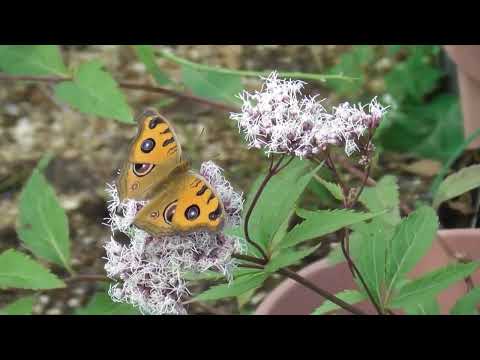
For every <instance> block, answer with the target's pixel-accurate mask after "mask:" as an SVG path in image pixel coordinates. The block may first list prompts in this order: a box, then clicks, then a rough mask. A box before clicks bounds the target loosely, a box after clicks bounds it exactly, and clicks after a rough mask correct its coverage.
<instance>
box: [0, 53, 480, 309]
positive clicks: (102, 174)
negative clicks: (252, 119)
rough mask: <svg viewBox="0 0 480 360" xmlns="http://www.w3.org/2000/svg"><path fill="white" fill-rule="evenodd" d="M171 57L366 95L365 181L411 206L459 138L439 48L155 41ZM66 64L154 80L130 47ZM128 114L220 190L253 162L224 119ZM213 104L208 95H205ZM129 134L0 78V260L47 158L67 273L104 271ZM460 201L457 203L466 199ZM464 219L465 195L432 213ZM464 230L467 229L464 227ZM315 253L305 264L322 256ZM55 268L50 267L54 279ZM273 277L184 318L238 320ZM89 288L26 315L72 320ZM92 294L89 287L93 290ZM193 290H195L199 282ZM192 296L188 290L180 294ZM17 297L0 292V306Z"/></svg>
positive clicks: (239, 184)
mask: <svg viewBox="0 0 480 360" xmlns="http://www.w3.org/2000/svg"><path fill="white" fill-rule="evenodd" d="M154 48H155V49H157V50H171V51H172V52H173V53H174V54H175V55H176V56H178V57H181V58H183V59H186V60H189V61H192V62H195V63H199V64H206V65H209V66H220V67H223V68H228V69H238V70H256V71H263V70H273V69H275V70H278V71H301V72H306V73H314V74H325V75H326V74H343V75H345V76H349V77H354V78H357V80H355V81H345V80H328V81H326V82H321V81H311V80H309V81H308V86H307V87H306V89H307V92H308V93H311V94H312V95H314V94H320V97H321V98H325V99H326V104H327V105H337V104H338V103H339V102H341V101H351V102H360V101H364V102H368V101H370V99H371V98H373V97H374V96H378V100H379V101H380V102H381V103H382V104H383V105H386V106H390V111H389V114H388V116H387V118H386V120H385V121H384V123H383V124H382V126H381V128H380V129H379V131H378V133H377V139H376V144H377V148H378V150H379V156H378V159H377V165H376V166H375V168H374V171H373V174H372V177H373V178H374V179H378V178H379V177H381V176H382V175H383V174H386V173H389V174H394V175H395V176H397V177H398V181H399V186H400V193H401V196H402V200H403V201H404V202H405V203H407V204H415V202H417V201H422V200H425V199H426V198H428V196H429V187H430V186H431V184H432V180H433V178H434V177H435V175H436V174H437V173H438V172H439V170H440V168H441V166H442V165H443V164H445V163H446V162H447V161H448V160H449V158H450V157H451V155H452V153H454V152H455V150H456V149H458V148H459V147H460V146H461V145H462V143H463V142H464V134H463V123H462V115H461V110H460V104H459V96H458V91H457V85H456V77H455V66H454V65H453V63H452V62H451V61H450V60H449V59H448V57H447V56H446V54H445V53H444V52H443V50H442V47H441V46H439V45H422V46H410V45H382V46H370V45H368V46H367V45H352V46H349V45H341V46H340V45H281V46H280V45H278V46H276V45H268V46H266V45H245V46H244V45H228V46H220V45H211V46H209V45H178V46H163V45H155V46H154ZM61 53H62V57H63V59H64V62H65V63H66V64H67V65H68V66H75V65H77V64H79V63H82V62H85V61H88V60H92V59H98V60H100V61H101V62H102V63H103V64H104V66H105V68H106V69H107V70H108V71H109V73H110V74H112V75H113V77H114V78H115V79H117V80H122V81H125V82H130V83H135V84H152V85H153V84H155V81H154V79H153V78H152V76H151V74H150V73H149V72H148V69H147V67H146V66H145V64H144V62H142V61H141V59H139V56H138V52H137V51H136V49H135V48H134V47H132V46H123V45H122V46H120V45H119V46H116V45H108V46H107V45H75V46H61ZM155 62H156V64H157V65H158V67H159V68H160V69H161V70H162V72H163V73H165V74H168V77H169V78H170V79H172V81H173V83H175V89H176V90H178V91H182V92H185V93H192V92H193V93H194V94H195V93H196V91H195V89H189V88H188V86H184V84H182V73H181V66H179V64H178V63H176V62H174V61H170V60H169V59H167V58H164V57H157V58H156V59H155ZM241 82H242V86H243V87H244V88H246V89H250V90H252V89H258V87H259V84H260V81H259V79H258V77H253V76H245V77H242V78H241ZM122 92H123V93H124V94H125V96H126V99H127V102H128V104H129V105H130V107H131V108H132V109H133V110H134V111H135V112H136V113H137V112H139V111H141V109H143V108H144V107H146V106H154V107H157V108H158V109H159V111H160V112H161V113H163V114H164V115H165V116H167V117H168V118H169V119H171V121H172V122H173V124H174V126H175V129H176V132H177V134H178V136H179V139H180V142H181V144H182V147H183V150H184V152H185V153H186V154H187V155H188V157H189V158H190V159H191V160H192V162H193V167H194V168H197V169H198V168H199V166H200V164H201V162H202V161H207V160H213V161H215V162H216V163H217V164H218V165H220V166H221V167H222V168H224V169H225V173H226V176H227V178H228V179H230V180H231V182H232V184H234V186H235V187H236V188H237V189H239V190H240V191H243V192H247V191H248V189H249V187H250V185H251V183H252V181H253V180H254V179H255V178H256V177H257V176H258V173H259V172H260V171H261V169H263V168H264V166H265V160H264V156H263V155H262V154H261V153H260V152H259V151H249V150H248V149H247V148H246V147H245V145H244V144H243V140H242V138H241V136H240V135H239V134H238V130H237V128H236V125H235V123H233V122H232V121H230V120H229V118H228V116H229V113H228V111H226V110H224V109H221V108H218V107H212V106H209V105H208V104H207V105H206V104H202V103H199V102H196V101H190V100H188V99H184V98H179V97H176V96H170V95H168V94H162V93H153V92H148V91H142V90H132V89H122ZM215 100H217V99H215ZM135 133H136V128H135V126H132V125H131V124H125V123H121V122H118V121H114V120H112V119H105V118H100V117H96V116H90V115H85V114H82V113H80V112H79V111H76V110H74V109H72V108H70V107H69V106H68V105H66V104H64V103H62V102H60V101H59V100H58V99H57V98H55V97H54V92H53V88H52V84H49V83H37V82H20V81H12V80H3V81H1V82H0V214H1V216H0V252H2V251H4V250H5V249H7V248H21V249H22V251H26V252H28V250H25V249H23V248H22V247H21V244H20V242H19V239H18V237H17V234H16V230H15V223H16V218H17V214H18V197H19V194H20V191H21V189H22V186H23V184H24V183H25V181H26V180H27V179H28V177H29V175H30V173H31V171H32V169H33V168H34V167H35V166H36V164H37V162H38V160H39V159H40V158H41V157H42V156H43V155H44V154H45V153H46V152H52V153H53V155H54V157H53V160H52V161H51V163H50V165H49V166H48V168H47V169H46V172H45V174H46V176H47V179H48V180H49V182H50V183H51V184H52V186H53V187H54V189H55V191H56V194H57V196H58V198H59V200H60V202H61V204H62V206H63V207H64V208H65V209H66V211H67V214H68V219H69V224H70V236H71V240H72V244H73V245H72V246H73V248H72V259H73V267H74V269H75V270H77V271H79V272H83V273H96V274H104V271H103V265H104V260H103V259H102V257H103V256H104V250H103V244H104V242H105V240H106V239H108V238H109V236H110V235H109V229H108V228H107V227H106V226H104V225H102V221H103V218H104V217H105V216H107V212H106V205H105V201H106V193H105V186H106V183H107V182H111V181H113V180H114V178H115V173H116V171H117V169H118V168H119V167H120V164H121V163H122V161H123V160H124V159H125V156H126V151H127V147H128V145H129V143H130V141H131V139H132V138H133V136H134V134H135ZM309 191H312V192H315V193H317V194H319V193H320V194H323V196H324V203H325V207H328V206H333V205H332V204H333V199H331V198H329V195H328V193H327V192H326V191H325V190H324V189H322V188H321V186H320V185H318V184H317V186H314V187H312V188H311V189H309ZM466 196H467V195H466ZM472 213H473V208H472V202H471V199H469V198H461V199H456V200H455V201H451V202H449V203H448V204H446V205H445V206H443V208H442V209H441V211H440V218H441V220H442V222H443V224H442V225H443V226H444V227H461V226H465V225H467V224H468V221H469V216H470V215H471V214H472ZM467 226H468V225H467ZM328 251H329V244H328V242H325V246H323V245H322V246H321V247H320V248H319V249H318V250H317V252H316V253H315V254H313V255H311V256H310V257H309V258H308V259H307V261H310V260H313V259H318V258H321V257H323V256H325V254H326V253H328ZM61 271H62V270H60V269H58V273H61ZM275 281H276V279H275V277H273V278H272V280H271V283H270V282H269V283H267V284H266V285H265V287H264V288H263V289H261V290H260V291H258V292H257V293H256V294H255V295H254V296H252V297H249V298H246V299H245V301H241V300H239V301H237V300H231V301H227V300H224V301H222V302H219V304H217V305H216V306H215V307H214V308H208V307H207V308H205V307H199V306H196V305H195V304H192V305H191V308H190V310H189V311H190V312H191V313H212V312H213V313H221V312H228V313H238V312H242V313H249V312H250V311H251V310H252V309H253V308H254V307H255V306H256V304H258V303H259V302H260V301H261V299H262V298H263V296H264V295H265V293H266V292H267V291H268V290H269V289H270V288H271V287H273V286H274V285H275ZM98 286H99V285H97V284H89V283H79V284H75V285H74V286H71V287H69V288H68V289H66V290H55V291H49V292H48V294H46V293H45V294H42V295H41V296H39V298H38V299H37V301H36V303H35V305H34V313H36V314H64V313H67V314H68V313H72V312H74V311H75V309H77V308H79V307H81V306H83V305H85V304H86V303H87V302H88V301H89V299H90V297H91V295H92V294H93V293H94V292H95V290H96V289H97V288H98ZM100 286H101V285H100ZM195 286H197V289H203V288H205V287H206V286H207V285H203V284H202V283H199V284H197V285H195ZM192 291H195V287H194V288H192ZM21 294H22V291H17V290H15V291H13V290H12V291H1V292H0V307H1V306H3V305H4V304H6V303H9V302H10V301H12V300H14V299H16V298H17V297H18V296H20V295H21Z"/></svg>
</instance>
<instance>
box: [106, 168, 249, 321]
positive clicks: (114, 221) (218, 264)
mask: <svg viewBox="0 0 480 360" xmlns="http://www.w3.org/2000/svg"><path fill="white" fill-rule="evenodd" d="M200 174H201V175H202V176H203V177H205V178H206V179H207V181H208V182H209V183H210V184H211V185H212V186H213V188H214V189H215V191H216V193H217V194H218V196H219V197H220V198H221V199H222V202H223V204H224V207H225V212H226V214H227V218H226V228H228V227H233V226H237V225H239V223H240V219H241V216H240V214H241V211H242V207H243V199H242V195H241V194H238V193H237V192H235V191H234V189H233V188H232V186H231V185H230V183H229V182H228V181H227V180H226V179H225V177H224V176H223V174H222V170H221V169H220V168H219V167H218V166H217V165H215V164H214V163H213V162H211V161H209V162H205V163H203V164H202V166H201V169H200ZM107 192H108V193H109V195H110V197H111V199H110V201H109V205H108V210H109V215H110V217H109V218H108V219H107V224H108V225H109V226H110V228H111V230H112V237H111V239H110V241H109V242H107V244H106V245H105V250H106V253H107V256H106V260H107V263H106V264H105V270H106V271H107V275H108V276H109V277H110V278H112V279H114V280H115V283H114V284H113V285H112V286H111V287H110V290H109V294H110V296H111V297H112V299H113V300H114V301H121V302H127V303H130V304H132V305H134V306H136V307H138V308H139V309H140V311H141V312H142V313H145V314H185V313H186V310H185V308H184V306H183V305H182V301H183V300H184V298H185V296H186V295H188V294H189V291H188V287H187V282H186V280H185V279H184V276H185V274H186V273H191V272H194V273H198V272H203V271H206V270H215V271H220V272H222V273H223V274H224V275H225V276H226V277H227V279H229V280H230V279H231V276H232V271H233V270H234V269H235V262H234V259H232V257H231V255H232V254H233V253H234V252H240V253H241V252H243V250H244V246H243V244H242V243H241V239H239V238H237V237H234V236H229V235H225V234H224V233H223V232H218V233H211V232H206V231H199V232H194V233H191V234H187V235H185V234H178V235H174V236H164V237H161V238H157V237H154V236H151V235H150V234H148V233H146V232H145V231H143V230H141V229H139V228H137V227H135V226H134V225H132V222H133V219H134V217H135V214H136V212H137V211H138V209H140V208H141V206H140V205H144V204H145V203H146V202H139V201H134V200H130V199H127V200H125V201H124V202H122V203H120V201H119V198H118V192H117V189H116V187H115V185H108V188H107ZM224 230H226V229H224ZM118 231H119V232H122V233H124V234H126V235H127V236H128V238H129V239H130V243H129V244H127V245H124V244H120V243H119V242H117V241H116V240H115V236H114V235H115V232H118Z"/></svg>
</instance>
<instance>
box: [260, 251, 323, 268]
mask: <svg viewBox="0 0 480 360" xmlns="http://www.w3.org/2000/svg"><path fill="white" fill-rule="evenodd" d="M318 246H319V245H317V246H313V247H311V248H307V249H302V250H294V249H284V250H281V251H280V252H279V253H278V254H275V255H274V256H273V257H272V258H271V259H270V262H269V263H268V264H267V266H266V267H265V271H266V272H270V273H274V272H275V271H277V270H278V269H281V268H284V267H287V266H290V265H293V264H296V263H298V262H299V261H300V260H302V259H303V258H304V257H307V256H308V255H310V254H311V253H313V252H314V251H315V250H317V249H318Z"/></svg>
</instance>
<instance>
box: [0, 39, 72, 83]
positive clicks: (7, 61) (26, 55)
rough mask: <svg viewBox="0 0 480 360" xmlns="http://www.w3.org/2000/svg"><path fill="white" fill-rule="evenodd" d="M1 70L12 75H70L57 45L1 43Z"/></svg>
mask: <svg viewBox="0 0 480 360" xmlns="http://www.w3.org/2000/svg"><path fill="white" fill-rule="evenodd" d="M0 70H2V71H5V72H6V73H8V74H12V75H34V76H36V75H59V76H68V71H67V68H66V67H65V65H64V64H63V60H62V56H61V54H60V50H59V48H58V46H56V45H0Z"/></svg>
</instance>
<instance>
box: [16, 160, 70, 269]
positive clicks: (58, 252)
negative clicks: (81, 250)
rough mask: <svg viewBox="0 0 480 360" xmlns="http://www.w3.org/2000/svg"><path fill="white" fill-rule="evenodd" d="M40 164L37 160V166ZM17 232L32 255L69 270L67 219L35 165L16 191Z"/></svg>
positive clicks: (52, 191)
mask: <svg viewBox="0 0 480 360" xmlns="http://www.w3.org/2000/svg"><path fill="white" fill-rule="evenodd" d="M43 165H45V164H43V161H41V162H40V163H39V166H40V167H42V166H43ZM17 233H18V236H19V238H20V239H21V240H22V241H23V242H24V243H25V245H26V246H27V247H28V248H29V249H30V250H31V251H32V252H33V253H34V254H35V255H36V256H39V257H42V258H44V259H47V260H49V261H52V262H54V263H56V264H58V265H60V266H63V267H65V268H66V269H68V270H69V271H71V269H70V237H69V229H68V219H67V216H66V214H65V211H64V210H63V209H62V207H61V206H60V204H59V202H58V200H57V198H56V196H55V192H54V190H53V189H52V187H51V186H50V185H49V184H48V183H47V181H46V179H45V177H44V176H43V175H42V173H41V172H40V171H39V169H38V168H37V169H35V170H34V171H33V173H32V175H31V176H30V179H29V180H28V181H27V183H26V185H25V187H24V188H23V190H22V193H21V194H20V214H19V221H18V226H17Z"/></svg>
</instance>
